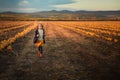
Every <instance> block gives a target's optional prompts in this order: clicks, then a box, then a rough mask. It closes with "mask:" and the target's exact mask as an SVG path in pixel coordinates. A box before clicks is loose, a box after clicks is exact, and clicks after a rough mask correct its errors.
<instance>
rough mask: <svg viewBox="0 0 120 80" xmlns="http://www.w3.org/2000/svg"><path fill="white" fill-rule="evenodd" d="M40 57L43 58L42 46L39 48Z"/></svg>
mask: <svg viewBox="0 0 120 80" xmlns="http://www.w3.org/2000/svg"><path fill="white" fill-rule="evenodd" d="M38 56H39V57H42V46H39V47H38Z"/></svg>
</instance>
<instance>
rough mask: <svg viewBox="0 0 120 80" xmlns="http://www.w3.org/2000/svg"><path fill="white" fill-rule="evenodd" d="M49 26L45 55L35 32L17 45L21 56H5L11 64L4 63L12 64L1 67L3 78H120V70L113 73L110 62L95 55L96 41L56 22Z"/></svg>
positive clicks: (28, 79)
mask: <svg viewBox="0 0 120 80" xmlns="http://www.w3.org/2000/svg"><path fill="white" fill-rule="evenodd" d="M45 29H46V44H45V45H44V51H43V54H44V57H43V58H39V57H38V56H37V54H36V51H37V49H36V47H35V46H34V44H33V43H32V42H33V36H34V31H32V32H31V33H29V34H28V36H26V37H25V38H23V39H21V40H18V41H16V43H15V44H14V45H13V49H14V51H15V52H16V54H18V53H19V54H20V55H19V56H12V57H10V56H7V57H5V59H3V60H6V63H7V65H1V66H8V67H4V68H3V69H4V70H0V80H112V79H113V78H114V77H117V75H118V73H116V72H113V73H112V72H110V71H113V70H111V69H112V68H114V67H111V66H110V65H105V64H106V62H104V61H102V59H101V58H98V57H97V56H96V55H94V54H95V53H97V51H96V50H95V49H94V50H93V48H94V47H92V46H90V45H91V44H92V41H90V40H89V39H86V38H85V37H84V36H83V35H81V34H79V33H76V32H74V31H71V30H69V29H65V28H63V27H60V26H57V25H54V24H52V23H49V24H48V25H46V26H45ZM94 45H95V44H94ZM5 55H6V54H5ZM2 56H3V55H2ZM2 58H3V57H2ZM7 59H9V60H8V61H7ZM6 63H3V64H6ZM8 63H9V64H8ZM0 68H1V67H0ZM96 74H98V75H96ZM114 74H115V75H114ZM109 76H110V77H109Z"/></svg>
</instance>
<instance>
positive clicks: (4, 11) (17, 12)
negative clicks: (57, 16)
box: [0, 10, 120, 13]
mask: <svg viewBox="0 0 120 80" xmlns="http://www.w3.org/2000/svg"><path fill="white" fill-rule="evenodd" d="M47 11H48V12H49V11H58V12H59V11H71V12H77V11H85V12H99V11H100V12H107V11H108V12H109V11H120V10H46V11H45V10H43V11H34V12H19V11H2V12H1V11H0V13H6V12H8V13H12V12H13V13H37V12H47Z"/></svg>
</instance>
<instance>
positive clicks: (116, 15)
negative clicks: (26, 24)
mask: <svg viewBox="0 0 120 80" xmlns="http://www.w3.org/2000/svg"><path fill="white" fill-rule="evenodd" d="M0 19H1V20H78V21H79V20H120V10H119V11H83V10H82V11H69V10H62V11H56V10H52V11H40V12H34V13H18V12H11V11H7V12H1V13H0Z"/></svg>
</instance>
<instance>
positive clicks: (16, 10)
mask: <svg viewBox="0 0 120 80" xmlns="http://www.w3.org/2000/svg"><path fill="white" fill-rule="evenodd" d="M0 10H1V11H15V12H34V11H39V10H38V9H37V8H0Z"/></svg>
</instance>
